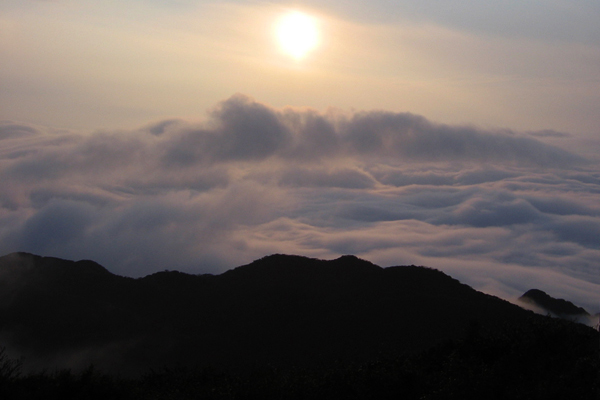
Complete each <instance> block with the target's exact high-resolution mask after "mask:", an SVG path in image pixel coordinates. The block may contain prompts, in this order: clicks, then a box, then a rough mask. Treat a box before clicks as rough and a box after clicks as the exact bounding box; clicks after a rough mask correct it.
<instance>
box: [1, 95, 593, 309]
mask: <svg viewBox="0 0 600 400" xmlns="http://www.w3.org/2000/svg"><path fill="white" fill-rule="evenodd" d="M565 137H567V136H566V135H563V134H559V133H556V132H541V133H537V134H532V133H531V132H523V133H520V132H514V131H509V130H486V129H482V128H478V127H474V126H457V125H444V124H438V123H434V122H432V121H429V120H428V119H426V118H424V117H422V116H418V115H414V114H408V113H393V112H386V111H358V112H353V113H349V112H338V111H328V112H325V113H320V112H317V111H314V110H308V109H295V108H283V109H277V108H272V107H270V106H268V105H265V104H262V103H260V102H257V101H255V100H253V99H251V98H249V97H246V96H243V95H235V96H233V97H231V98H230V99H228V100H225V101H224V102H222V103H220V104H218V105H217V106H216V107H215V108H214V109H213V110H212V111H211V112H210V113H209V114H208V116H207V119H206V120H205V121H204V122H201V123H191V122H187V121H184V120H175V119H170V120H164V121H160V122H157V123H154V124H152V125H147V126H145V127H142V128H140V129H138V130H126V131H104V132H96V133H78V132H68V131H60V130H51V129H47V128H42V127H36V126H32V125H27V124H19V123H14V122H2V123H0V143H1V146H0V181H1V182H2V185H1V186H0V253H3V254H4V253H8V252H12V251H28V252H33V253H38V254H41V255H51V256H58V257H65V258H70V259H84V258H85V259H94V260H95V261H97V262H99V263H101V264H103V265H104V266H106V267H107V268H108V269H109V270H111V271H113V272H115V273H119V274H123V275H129V276H140V275H145V274H148V273H152V272H154V271H157V270H162V269H178V270H183V271H187V272H195V273H203V272H210V273H218V272H221V271H224V270H225V269H228V268H232V267H235V266H237V265H241V264H243V263H246V262H249V261H251V260H253V259H256V258H259V257H262V256H264V255H266V254H270V253H276V252H278V253H295V254H302V255H307V256H314V257H323V258H331V257H337V256H339V255H340V254H347V253H352V254H356V255H358V256H360V257H363V258H366V259H368V260H370V261H373V262H375V263H378V264H380V265H382V266H389V265H402V264H421V265H428V266H430V267H434V268H439V269H442V270H445V271H447V272H449V273H450V274H452V275H453V276H456V277H457V278H459V279H461V280H462V281H463V282H465V283H468V284H471V285H473V286H475V287H476V288H478V289H483V290H487V291H489V292H492V293H495V294H498V295H502V296H504V297H511V296H517V295H520V294H522V292H524V291H525V290H527V289H530V288H532V287H539V288H540V289H542V290H544V291H546V292H548V293H551V294H552V295H555V296H562V297H566V298H569V299H570V300H572V301H574V302H577V303H578V304H580V305H582V306H584V307H587V308H589V309H590V311H597V310H596V308H597V304H598V301H599V300H600V298H599V295H598V293H600V290H598V289H600V287H599V286H600V278H598V277H599V276H600V264H599V263H598V260H599V259H600V246H599V245H598V240H597V238H598V237H599V236H600V201H599V200H600V170H599V168H598V165H596V164H594V162H592V161H589V160H586V159H585V158H583V157H581V156H579V155H577V154H575V153H574V152H573V151H567V150H565V149H562V148H560V147H557V146H553V145H551V144H549V143H551V142H550V141H544V140H546V139H548V140H556V139H561V138H565Z"/></svg>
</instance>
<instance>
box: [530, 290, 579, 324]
mask: <svg viewBox="0 0 600 400" xmlns="http://www.w3.org/2000/svg"><path fill="white" fill-rule="evenodd" d="M519 300H520V301H522V302H525V303H530V304H533V305H535V306H538V307H540V308H542V309H544V310H545V311H547V312H549V313H551V314H554V315H556V316H559V317H562V318H569V317H578V316H586V317H587V316H590V314H589V313H588V312H587V311H586V310H585V309H583V308H581V307H577V306H576V305H575V304H573V303H571V302H570V301H567V300H564V299H556V298H554V297H552V296H550V295H548V294H547V293H546V292H543V291H541V290H539V289H531V290H528V291H527V292H525V293H524V294H523V296H521V297H519Z"/></svg>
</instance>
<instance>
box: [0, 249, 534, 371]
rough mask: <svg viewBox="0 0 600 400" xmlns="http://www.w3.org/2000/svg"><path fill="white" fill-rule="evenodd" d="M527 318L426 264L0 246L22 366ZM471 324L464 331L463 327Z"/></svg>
mask: <svg viewBox="0 0 600 400" xmlns="http://www.w3.org/2000/svg"><path fill="white" fill-rule="evenodd" d="M531 318H543V317H539V316H534V315H533V313H531V312H529V311H526V310H523V309H521V308H520V307H518V306H515V305H513V304H510V303H508V302H506V301H504V300H501V299H498V298H496V297H493V296H489V295H486V294H483V293H480V292H477V291H475V290H474V289H472V288H470V287H469V286H467V285H464V284H461V283H460V282H458V281H457V280H455V279H453V278H451V277H449V276H448V275H446V274H444V273H442V272H440V271H437V270H434V269H429V268H425V267H416V266H404V267H390V268H381V267H378V266H376V265H374V264H372V263H370V262H368V261H365V260H361V259H359V258H357V257H354V256H343V257H340V258H338V259H336V260H331V261H324V260H317V259H310V258H306V257H300V256H287V255H273V256H268V257H264V258H262V259H260V260H257V261H255V262H253V263H250V264H248V265H245V266H241V267H238V268H235V269H233V270H230V271H227V272H225V273H223V274H221V275H188V274H184V273H180V272H175V271H163V272H158V273H155V274H152V275H149V276H146V277H144V278H139V279H132V278H126V277H121V276H118V275H114V274H112V273H110V272H109V271H107V270H106V269H105V268H103V267H102V266H100V265H98V264H96V263H94V262H93V261H78V262H74V261H66V260H61V259H58V258H52V257H40V256H36V255H32V254H27V253H13V254H9V255H7V256H4V257H0V345H2V344H3V345H6V346H7V347H8V348H9V350H10V351H11V352H13V353H14V354H20V355H23V356H24V361H25V366H26V367H27V366H28V367H29V368H31V369H36V368H37V369H39V368H64V367H69V368H75V369H77V368H83V367H86V366H88V365H89V364H90V363H93V364H94V365H95V366H96V367H97V368H100V369H103V370H107V371H117V372H121V373H127V374H138V373H141V372H144V371H147V370H148V369H149V368H160V367H163V366H174V365H178V366H199V367H205V366H214V367H219V368H228V369H231V368H234V369H245V368H253V367H256V366H260V365H273V366H281V367H290V366H314V365H320V364H323V363H330V362H339V361H344V360H346V361H361V360H372V359H376V358H380V357H394V356H395V355H398V354H407V353H416V352H419V351H422V350H425V349H428V348H431V347H432V346H435V345H437V344H439V343H442V342H445V341H448V340H456V339H459V338H463V337H465V335H466V334H469V335H472V334H473V332H475V331H477V330H479V329H484V330H488V331H494V330H497V329H500V328H502V327H503V326H506V325H507V324H508V325H519V324H523V323H525V321H527V320H529V319H531ZM469 332H470V333H469Z"/></svg>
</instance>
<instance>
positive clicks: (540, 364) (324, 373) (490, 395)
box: [0, 318, 600, 400]
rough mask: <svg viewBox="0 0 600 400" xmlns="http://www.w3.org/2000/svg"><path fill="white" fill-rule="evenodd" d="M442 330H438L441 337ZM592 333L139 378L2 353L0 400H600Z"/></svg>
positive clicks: (524, 328)
mask: <svg viewBox="0 0 600 400" xmlns="http://www.w3.org/2000/svg"><path fill="white" fill-rule="evenodd" d="M440 329H443V327H440ZM598 340H599V337H598V333H597V332H596V331H594V330H592V329H590V328H587V327H585V326H581V325H578V324H573V323H570V322H568V321H559V320H556V319H551V318H532V319H531V321H529V322H528V323H527V324H524V325H521V326H519V327H514V326H505V327H503V328H502V329H499V330H494V331H489V330H485V329H483V328H480V326H479V324H478V323H477V321H473V322H472V323H471V324H470V325H469V327H468V328H467V329H466V331H465V334H464V337H463V338H462V339H461V340H456V341H447V342H444V343H443V344H441V345H438V346H436V347H434V348H431V349H429V350H427V351H425V352H421V353H418V354H407V355H396V356H394V357H389V356H385V355H382V356H381V357H380V358H379V359H378V360H374V361H372V362H366V363H365V362H360V363H358V362H357V363H351V362H343V363H342V362H340V363H330V364H327V365H322V366H320V367H311V368H276V367H269V366H265V367H262V368H257V369H253V370H245V371H219V370H215V369H210V368H202V369H197V370H195V369H193V368H164V369H162V370H159V371H150V372H148V373H146V374H144V375H143V376H141V377H138V378H125V377H119V376H114V375H110V374H108V373H106V372H103V371H98V370H95V369H94V368H93V367H92V366H91V367H89V368H88V369H85V370H83V371H78V372H74V371H69V370H62V371H51V372H49V371H43V372H38V373H28V374H23V373H22V372H21V371H20V369H19V367H20V364H19V361H17V360H13V359H10V358H8V357H6V355H5V354H4V353H0V398H2V399H46V400H51V399H61V400H68V399H78V400H85V399H90V400H93V399H115V400H118V399H144V400H148V399H178V400H185V399H220V400H221V399H222V400H230V399H231V400H233V399H236V400H237V399H239V400H243V399H261V400H270V399H273V400H275V399H277V400H279V399H286V400H295V399H311V400H312V399H337V398H340V399H346V400H352V399H377V400H385V399H422V400H427V399H431V400H432V399H461V400H466V399H478V400H480V399H486V400H493V399H502V400H506V399H527V400H535V399H540V400H541V399H543V400H548V399H561V400H562V399H567V398H570V399H578V400H587V399H590V400H597V399H598V398H600V396H599V395H600V379H599V377H600V375H599V374H600V372H599V371H600V362H599V361H600V360H599V358H598V357H599V354H598Z"/></svg>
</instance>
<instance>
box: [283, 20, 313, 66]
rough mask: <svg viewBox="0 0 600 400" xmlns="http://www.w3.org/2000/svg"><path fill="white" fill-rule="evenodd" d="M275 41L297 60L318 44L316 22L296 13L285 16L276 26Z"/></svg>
mask: <svg viewBox="0 0 600 400" xmlns="http://www.w3.org/2000/svg"><path fill="white" fill-rule="evenodd" d="M277 39H278V40H279V44H280V45H281V48H282V50H283V51H284V52H285V53H287V54H289V55H291V56H292V57H294V58H295V59H296V60H299V59H301V58H303V57H304V56H306V54H307V53H308V52H309V51H311V50H312V49H314V48H315V47H316V46H317V44H318V41H319V32H318V29H317V23H316V20H315V19H314V18H312V17H310V16H308V15H306V14H303V13H301V12H298V11H294V12H291V13H289V14H286V15H285V16H283V17H282V18H281V20H280V21H279V23H278V25H277Z"/></svg>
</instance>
